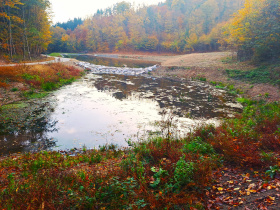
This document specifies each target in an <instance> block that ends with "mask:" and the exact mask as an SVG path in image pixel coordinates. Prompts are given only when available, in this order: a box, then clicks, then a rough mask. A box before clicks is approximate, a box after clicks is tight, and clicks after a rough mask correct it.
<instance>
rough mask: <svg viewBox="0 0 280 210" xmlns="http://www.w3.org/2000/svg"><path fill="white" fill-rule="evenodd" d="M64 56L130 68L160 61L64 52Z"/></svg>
mask: <svg viewBox="0 0 280 210" xmlns="http://www.w3.org/2000/svg"><path fill="white" fill-rule="evenodd" d="M64 57H67V58H75V59H77V60H79V61H86V62H89V63H93V64H96V65H102V66H115V67H124V66H126V67H129V68H145V67H149V66H153V65H156V64H158V62H152V61H143V60H130V59H121V58H108V57H107V58H105V57H99V56H91V55H71V54H64Z"/></svg>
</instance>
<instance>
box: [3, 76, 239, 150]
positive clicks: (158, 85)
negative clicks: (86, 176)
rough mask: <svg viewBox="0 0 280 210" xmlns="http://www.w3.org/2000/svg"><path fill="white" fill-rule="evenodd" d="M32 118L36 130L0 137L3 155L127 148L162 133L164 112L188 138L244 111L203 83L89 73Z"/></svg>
mask: <svg viewBox="0 0 280 210" xmlns="http://www.w3.org/2000/svg"><path fill="white" fill-rule="evenodd" d="M46 100H47V101H49V102H47V103H46V102H42V103H41V105H38V106H34V105H32V106H30V107H37V108H36V109H34V110H32V111H31V112H30V113H27V114H26V117H25V118H24V119H22V120H21V121H20V122H19V123H23V122H25V121H26V120H29V119H28V118H29V117H30V116H36V120H31V121H30V120H29V121H30V124H31V125H32V126H31V127H28V129H27V128H25V129H23V130H20V131H19V132H16V133H13V134H9V135H2V136H0V145H1V148H0V153H1V154H8V153H11V152H22V151H38V150H45V149H52V150H65V149H71V148H75V147H76V148H82V147H83V146H86V147H88V148H94V147H98V146H99V145H104V144H107V143H113V144H118V145H121V146H126V145H127V143H126V141H127V140H132V141H139V140H143V139H147V138H148V137H149V135H150V134H151V133H153V134H160V133H162V128H160V127H158V125H160V124H161V123H159V122H161V121H162V119H163V117H165V116H164V114H163V113H164V112H165V110H171V111H172V113H173V115H174V116H176V119H175V118H174V119H175V121H176V123H177V126H176V129H178V133H179V134H180V135H185V134H186V133H187V132H189V131H190V129H192V128H193V127H194V126H196V125H197V124H199V123H204V122H206V123H209V122H211V123H218V119H219V118H220V117H227V116H230V115H232V114H233V113H234V112H239V111H241V107H240V105H239V104H237V103H235V100H234V96H232V95H229V94H227V93H226V92H225V91H223V90H217V89H214V88H213V87H212V86H209V85H207V84H205V83H202V82H197V81H183V80H174V79H164V78H148V77H134V76H125V75H108V74H106V75H94V74H88V75H86V76H85V77H84V78H82V79H81V80H79V81H77V82H75V83H73V84H72V85H69V86H65V87H63V88H61V89H59V90H58V91H55V92H53V93H52V95H50V96H49V97H48V98H47V99H46Z"/></svg>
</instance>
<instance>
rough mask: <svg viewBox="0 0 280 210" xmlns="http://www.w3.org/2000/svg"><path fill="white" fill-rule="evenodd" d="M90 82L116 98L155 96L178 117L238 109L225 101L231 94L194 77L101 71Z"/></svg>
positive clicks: (224, 113) (223, 114) (208, 115)
mask: <svg viewBox="0 0 280 210" xmlns="http://www.w3.org/2000/svg"><path fill="white" fill-rule="evenodd" d="M94 86H95V87H96V88H97V89H98V90H99V91H102V92H109V93H112V96H113V97H115V98H117V99H119V100H123V99H125V98H134V99H141V98H142V99H144V98H149V99H152V100H156V101H157V102H158V104H159V107H160V108H161V109H163V108H168V109H172V110H173V112H174V114H176V115H178V116H180V117H195V118H206V119H210V118H214V117H226V116H227V112H238V111H240V109H237V108H232V107H229V106H227V105H226V102H228V101H233V100H234V96H232V95H229V94H227V93H221V92H217V90H215V89H214V88H213V87H212V86H209V85H207V84H204V83H200V82H195V81H178V80H174V79H166V78H157V79H154V78H147V77H134V76H124V75H108V74H105V75H102V78H98V79H96V80H95V82H94Z"/></svg>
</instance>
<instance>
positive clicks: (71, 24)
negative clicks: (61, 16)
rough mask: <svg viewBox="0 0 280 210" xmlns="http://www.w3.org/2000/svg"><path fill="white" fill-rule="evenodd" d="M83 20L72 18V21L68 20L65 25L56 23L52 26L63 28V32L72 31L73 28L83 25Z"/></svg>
mask: <svg viewBox="0 0 280 210" xmlns="http://www.w3.org/2000/svg"><path fill="white" fill-rule="evenodd" d="M83 22H84V21H83V20H82V19H81V18H74V19H73V20H68V21H67V22H65V23H60V22H58V23H56V24H55V25H54V27H57V26H58V27H60V28H63V29H64V30H68V29H70V30H72V31H73V30H74V29H75V28H77V26H78V25H82V24H83Z"/></svg>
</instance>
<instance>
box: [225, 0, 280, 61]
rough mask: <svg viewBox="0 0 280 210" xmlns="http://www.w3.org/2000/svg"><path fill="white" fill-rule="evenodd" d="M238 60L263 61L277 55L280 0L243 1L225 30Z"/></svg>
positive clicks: (279, 50) (278, 50)
mask: <svg viewBox="0 0 280 210" xmlns="http://www.w3.org/2000/svg"><path fill="white" fill-rule="evenodd" d="M228 33H229V41H230V42H231V43H233V45H234V46H236V48H237V50H238V58H239V60H248V59H251V58H253V59H254V60H255V61H263V60H269V59H274V58H279V56H280V1H279V0H246V2H245V5H244V8H243V9H241V10H239V11H238V13H236V14H235V16H234V18H233V20H232V23H231V25H230V27H229V29H228Z"/></svg>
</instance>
